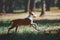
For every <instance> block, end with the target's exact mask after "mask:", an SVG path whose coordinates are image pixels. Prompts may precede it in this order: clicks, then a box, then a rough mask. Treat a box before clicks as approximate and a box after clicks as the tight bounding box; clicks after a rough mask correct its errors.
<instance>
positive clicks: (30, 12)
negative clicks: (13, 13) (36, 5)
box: [29, 11, 37, 17]
mask: <svg viewBox="0 0 60 40" xmlns="http://www.w3.org/2000/svg"><path fill="white" fill-rule="evenodd" d="M29 14H31V15H32V16H33V17H37V15H35V13H34V12H32V11H29Z"/></svg>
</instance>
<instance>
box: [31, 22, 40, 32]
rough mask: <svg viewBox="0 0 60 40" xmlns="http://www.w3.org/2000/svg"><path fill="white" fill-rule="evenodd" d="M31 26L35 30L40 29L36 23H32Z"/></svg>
mask: <svg viewBox="0 0 60 40" xmlns="http://www.w3.org/2000/svg"><path fill="white" fill-rule="evenodd" d="M31 26H32V27H33V28H34V29H36V30H37V31H40V30H39V29H38V28H37V27H38V26H37V24H36V23H32V24H31Z"/></svg>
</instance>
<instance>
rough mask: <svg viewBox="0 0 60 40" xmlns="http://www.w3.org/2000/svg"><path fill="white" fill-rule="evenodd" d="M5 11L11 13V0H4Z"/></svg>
mask: <svg viewBox="0 0 60 40" xmlns="http://www.w3.org/2000/svg"><path fill="white" fill-rule="evenodd" d="M5 12H6V13H12V12H13V0H6V1H5Z"/></svg>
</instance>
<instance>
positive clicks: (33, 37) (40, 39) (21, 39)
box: [0, 32, 60, 40]
mask: <svg viewBox="0 0 60 40" xmlns="http://www.w3.org/2000/svg"><path fill="white" fill-rule="evenodd" d="M59 37H60V35H57V34H40V33H39V32H38V33H37V34H35V33H28V32H27V33H26V32H24V33H9V34H0V40H59V39H60V38H59Z"/></svg>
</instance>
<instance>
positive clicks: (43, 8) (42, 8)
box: [40, 0, 45, 16]
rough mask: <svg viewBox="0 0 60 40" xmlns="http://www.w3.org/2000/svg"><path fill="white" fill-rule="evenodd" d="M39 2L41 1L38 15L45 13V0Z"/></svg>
mask: <svg viewBox="0 0 60 40" xmlns="http://www.w3.org/2000/svg"><path fill="white" fill-rule="evenodd" d="M41 2H42V7H41V14H40V16H42V15H44V14H45V0H41Z"/></svg>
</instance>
